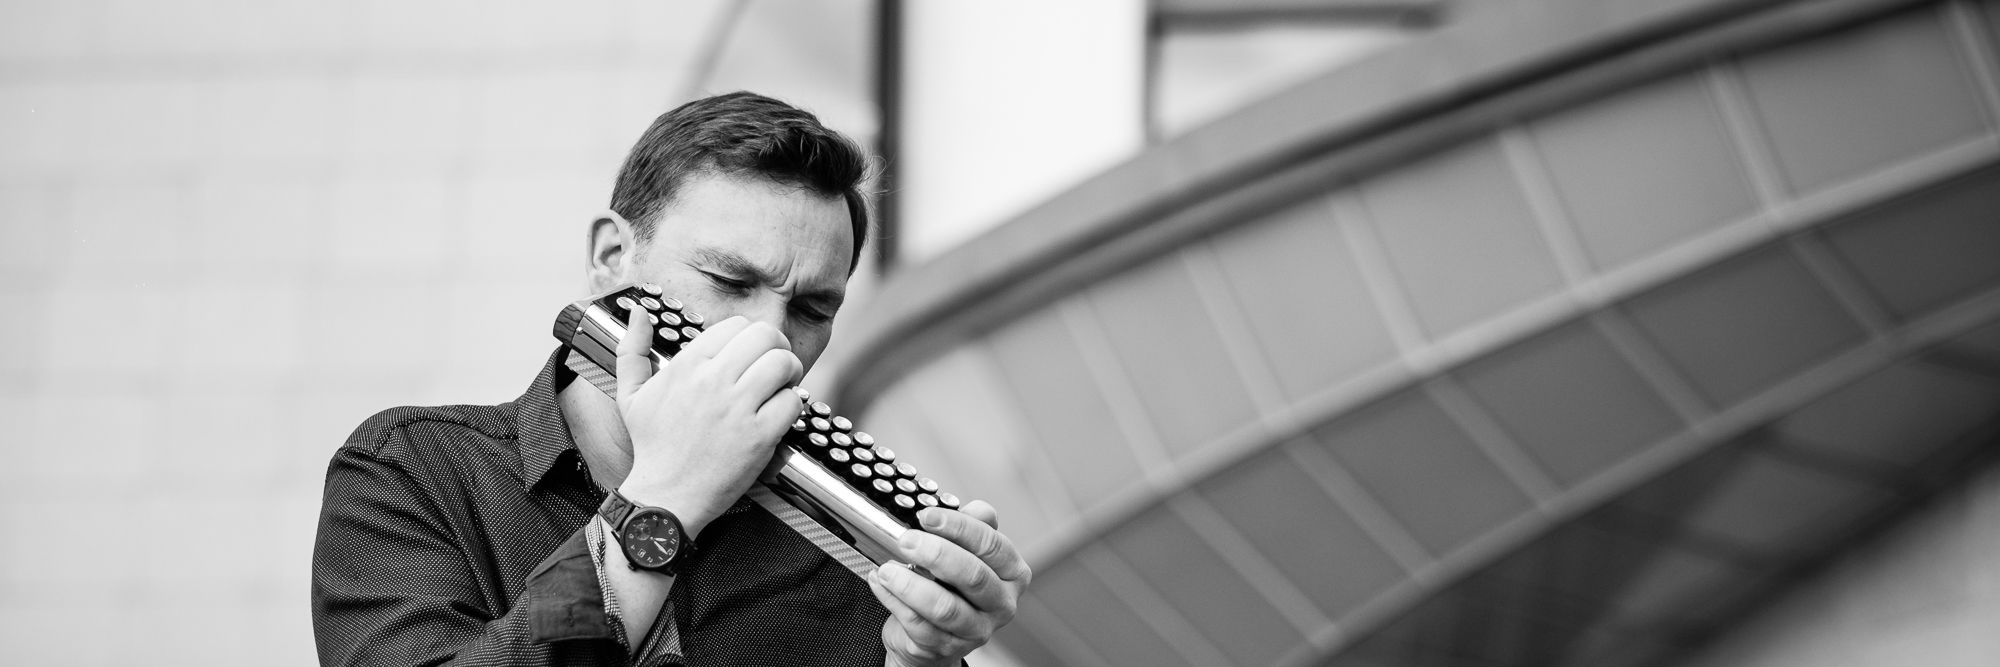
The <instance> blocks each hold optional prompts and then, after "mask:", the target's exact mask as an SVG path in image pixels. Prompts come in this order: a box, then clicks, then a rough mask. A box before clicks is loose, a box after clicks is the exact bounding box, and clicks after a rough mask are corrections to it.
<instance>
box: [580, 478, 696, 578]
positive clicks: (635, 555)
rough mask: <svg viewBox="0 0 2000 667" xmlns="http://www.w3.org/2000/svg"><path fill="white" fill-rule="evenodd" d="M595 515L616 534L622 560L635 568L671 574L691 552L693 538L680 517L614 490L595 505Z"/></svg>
mask: <svg viewBox="0 0 2000 667" xmlns="http://www.w3.org/2000/svg"><path fill="white" fill-rule="evenodd" d="M597 515H598V516H601V517H604V522H605V523H606V524H609V525H610V526H611V530H612V531H613V532H614V533H616V534H617V535H618V544H619V546H620V547H621V548H623V549H624V550H625V561H626V562H627V563H629V564H630V565H631V567H632V569H634V570H646V571H649V572H664V573H667V574H674V573H675V572H676V571H677V570H678V569H679V567H680V565H681V564H682V563H685V562H687V559H688V558H689V557H690V556H691V555H693V554H694V540H690V539H688V536H687V531H686V530H685V529H682V528H681V520H680V517H677V516H674V513H673V512H669V511H667V510H665V509H662V508H658V507H652V506H650V505H640V504H638V503H634V502H632V501H631V500H628V499H626V498H625V495H624V494H621V493H619V492H618V490H617V489H613V490H612V491H611V495H609V496H606V497H605V498H604V504H602V505H598V506H597Z"/></svg>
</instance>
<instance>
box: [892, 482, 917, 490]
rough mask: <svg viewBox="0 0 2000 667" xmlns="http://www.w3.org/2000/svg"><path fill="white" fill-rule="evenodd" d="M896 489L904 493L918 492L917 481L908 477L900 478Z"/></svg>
mask: <svg viewBox="0 0 2000 667" xmlns="http://www.w3.org/2000/svg"><path fill="white" fill-rule="evenodd" d="M896 490H897V491H901V492H903V493H916V492H917V483H916V482H912V481H910V480H908V479H899V480H896Z"/></svg>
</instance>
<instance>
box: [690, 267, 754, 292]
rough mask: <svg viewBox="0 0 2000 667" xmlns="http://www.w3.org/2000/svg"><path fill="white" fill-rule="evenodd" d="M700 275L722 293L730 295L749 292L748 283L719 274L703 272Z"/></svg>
mask: <svg viewBox="0 0 2000 667" xmlns="http://www.w3.org/2000/svg"><path fill="white" fill-rule="evenodd" d="M701 274H702V275H704V276H707V277H708V281H709V282H711V283H714V284H715V287H716V289H720V290H722V291H725V292H729V293H731V294H741V293H743V292H746V291H749V289H750V282H749V281H745V280H737V279H735V278H731V277H729V276H725V275H722V274H719V273H710V272H708V271H703V272H701Z"/></svg>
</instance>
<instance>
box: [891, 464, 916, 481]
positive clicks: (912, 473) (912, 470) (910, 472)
mask: <svg viewBox="0 0 2000 667" xmlns="http://www.w3.org/2000/svg"><path fill="white" fill-rule="evenodd" d="M896 472H898V473H901V474H902V475H903V476H904V477H916V476H917V467H916V466H913V465H910V464H909V462H907V461H897V462H896Z"/></svg>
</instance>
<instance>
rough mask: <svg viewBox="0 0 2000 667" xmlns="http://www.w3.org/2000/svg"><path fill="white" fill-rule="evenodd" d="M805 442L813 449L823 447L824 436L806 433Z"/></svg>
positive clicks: (824, 443) (824, 444)
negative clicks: (810, 444)
mask: <svg viewBox="0 0 2000 667" xmlns="http://www.w3.org/2000/svg"><path fill="white" fill-rule="evenodd" d="M806 442H809V443H812V446H814V447H825V446H826V436H824V435H820V434H818V433H807V434H806Z"/></svg>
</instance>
